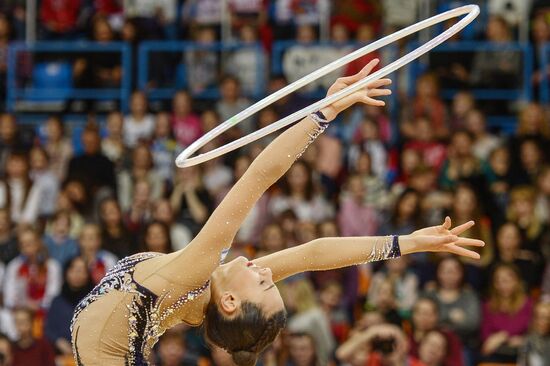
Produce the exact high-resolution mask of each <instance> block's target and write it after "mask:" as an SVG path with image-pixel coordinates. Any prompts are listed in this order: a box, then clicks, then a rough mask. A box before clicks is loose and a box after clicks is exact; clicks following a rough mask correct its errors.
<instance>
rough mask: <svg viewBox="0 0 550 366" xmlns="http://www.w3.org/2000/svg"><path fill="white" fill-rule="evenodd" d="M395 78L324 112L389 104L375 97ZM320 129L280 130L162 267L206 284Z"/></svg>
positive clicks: (347, 81) (304, 124) (348, 80)
mask: <svg viewBox="0 0 550 366" xmlns="http://www.w3.org/2000/svg"><path fill="white" fill-rule="evenodd" d="M377 63H378V60H373V61H371V62H370V63H369V64H368V65H367V66H365V68H364V69H363V70H361V71H360V72H359V73H358V74H356V75H353V76H350V77H343V78H340V79H338V80H337V81H336V82H335V83H334V84H333V85H332V87H331V88H330V89H329V91H328V95H330V94H333V93H335V92H337V91H339V90H341V89H343V88H345V87H347V86H348V85H351V84H353V83H355V82H357V81H358V80H361V79H362V78H364V77H366V76H367V75H368V74H369V73H370V72H371V71H372V69H373V68H374V67H375V66H376V64H377ZM390 83H391V81H390V80H389V79H380V80H376V81H373V82H372V83H370V84H369V85H368V87H367V88H366V90H365V89H363V90H360V91H357V92H355V93H353V94H351V95H349V96H348V97H345V98H343V99H341V100H339V101H337V102H335V103H333V104H331V105H330V106H328V107H326V108H323V109H322V110H321V113H322V114H323V115H324V117H325V119H326V120H327V121H331V120H333V119H334V118H336V116H337V114H338V113H339V112H341V111H342V110H344V109H346V108H348V107H349V106H351V105H353V104H355V103H358V102H362V103H366V104H371V105H375V106H383V105H384V102H383V101H380V100H376V99H373V97H377V96H382V95H389V94H390V90H388V89H380V88H381V87H383V86H385V85H389V84H390ZM319 131H320V125H319V122H318V121H314V120H313V119H312V118H311V117H307V118H305V119H303V120H302V121H300V122H298V123H297V124H295V125H294V126H292V127H291V128H289V129H287V130H286V131H285V132H283V133H282V134H281V135H279V136H278V137H277V138H276V139H275V140H274V141H273V142H272V143H271V144H269V145H268V146H267V147H266V148H265V149H264V150H263V151H262V153H261V154H260V155H258V157H257V158H256V159H255V160H254V161H253V162H252V164H251V165H250V167H249V168H248V170H247V171H246V172H245V174H244V175H243V176H242V177H241V179H239V181H237V183H235V185H234V186H233V188H232V189H231V190H230V191H229V193H228V194H227V196H226V197H225V198H224V200H223V201H222V202H221V203H220V204H219V206H218V207H217V208H216V209H215V211H214V212H213V213H212V215H211V216H210V218H209V219H208V221H207V222H206V223H205V225H204V226H203V228H202V230H201V231H200V232H199V233H198V234H197V236H196V237H195V238H194V239H193V241H192V242H191V243H190V244H189V245H188V246H187V247H186V248H184V249H183V250H181V251H179V252H176V253H172V254H170V255H168V257H171V259H172V260H170V262H169V263H166V262H165V261H163V262H164V265H163V266H162V268H159V269H158V270H157V272H158V273H159V274H160V275H163V276H164V277H166V276H170V275H172V274H173V273H177V272H175V271H176V270H177V269H178V268H182V266H184V265H192V266H193V271H187V272H189V276H193V279H192V281H191V282H193V283H194V284H200V283H204V281H206V280H207V279H209V278H210V275H211V273H212V271H214V269H216V267H217V266H218V265H219V262H220V253H221V252H222V251H223V250H225V249H227V248H229V247H230V246H231V243H232V241H233V238H234V237H235V235H236V233H237V231H238V230H239V227H240V226H241V223H242V222H243V221H244V219H245V218H246V216H247V215H248V213H249V212H250V210H251V209H252V207H253V206H254V204H255V203H256V201H257V200H258V199H259V198H260V197H261V195H262V194H263V193H264V192H265V191H266V190H267V189H268V188H269V187H270V186H271V185H272V184H273V183H275V182H276V181H277V180H278V179H279V178H280V177H281V176H282V175H283V174H285V172H286V171H287V170H288V169H289V168H290V166H291V165H292V163H293V162H294V161H295V160H296V158H297V157H298V156H299V155H300V154H301V153H302V152H303V151H304V150H305V149H306V148H307V146H308V145H309V144H310V143H311V142H312V140H313V139H314V137H312V136H316V134H318V133H319Z"/></svg>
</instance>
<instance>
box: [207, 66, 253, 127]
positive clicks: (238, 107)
mask: <svg viewBox="0 0 550 366" xmlns="http://www.w3.org/2000/svg"><path fill="white" fill-rule="evenodd" d="M220 92H221V99H220V100H219V101H218V102H217V103H216V111H217V112H218V113H219V115H220V118H221V119H222V120H223V121H226V120H228V119H230V118H231V117H233V116H234V115H236V114H237V113H239V112H241V111H243V110H244V109H246V108H248V107H249V106H250V104H251V103H250V101H249V100H248V99H246V98H244V97H243V96H242V94H241V86H240V84H239V81H238V80H237V79H235V78H234V77H232V76H226V77H225V78H224V79H223V80H222V81H221V84H220ZM238 128H239V129H240V130H241V131H242V132H243V133H244V134H248V133H250V132H252V131H254V129H255V126H254V121H253V120H252V119H250V118H248V119H246V120H244V121H243V122H241V123H239V127H238Z"/></svg>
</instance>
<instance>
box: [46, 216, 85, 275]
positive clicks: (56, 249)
mask: <svg viewBox="0 0 550 366" xmlns="http://www.w3.org/2000/svg"><path fill="white" fill-rule="evenodd" d="M51 221H52V222H51V231H50V233H48V234H46V235H44V239H43V241H44V245H45V246H46V249H47V250H48V255H49V256H50V257H51V258H52V259H55V260H56V261H57V263H58V264H59V265H60V266H64V265H65V264H66V263H67V261H68V260H69V259H71V258H72V257H74V256H75V255H77V254H78V243H77V241H76V240H74V239H73V238H72V237H71V236H70V230H71V216H70V215H69V213H68V212H65V211H58V212H57V213H56V214H55V215H54V217H53V219H52V220H51Z"/></svg>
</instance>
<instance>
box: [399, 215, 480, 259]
mask: <svg viewBox="0 0 550 366" xmlns="http://www.w3.org/2000/svg"><path fill="white" fill-rule="evenodd" d="M472 226H474V222H473V221H468V222H466V223H464V224H462V225H459V226H457V227H455V228H453V229H451V219H450V218H449V217H448V216H447V217H446V218H445V222H444V223H443V224H442V225H438V226H432V227H427V228H424V229H420V230H417V231H415V232H413V233H412V234H410V235H404V236H400V237H399V245H400V247H401V253H402V254H409V253H414V252H448V253H453V254H457V255H462V256H464V257H469V258H473V259H479V258H480V256H479V253H477V252H475V251H473V250H469V249H466V248H463V246H473V247H482V246H484V245H485V243H484V242H483V241H482V240H477V239H470V238H461V237H459V235H460V234H462V233H463V232H465V231H467V230H468V229H469V228H471V227H472Z"/></svg>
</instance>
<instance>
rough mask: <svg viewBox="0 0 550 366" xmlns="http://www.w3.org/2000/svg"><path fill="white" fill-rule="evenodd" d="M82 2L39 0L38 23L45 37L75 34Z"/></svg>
mask: <svg viewBox="0 0 550 366" xmlns="http://www.w3.org/2000/svg"><path fill="white" fill-rule="evenodd" d="M83 5H84V4H83V3H82V1H80V0H61V1H59V0H44V1H41V2H40V16H39V17H40V25H41V27H42V31H43V38H45V39H67V38H69V39H70V38H74V37H75V36H76V35H77V31H78V26H79V24H78V23H79V17H80V14H81V11H82V7H83Z"/></svg>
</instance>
